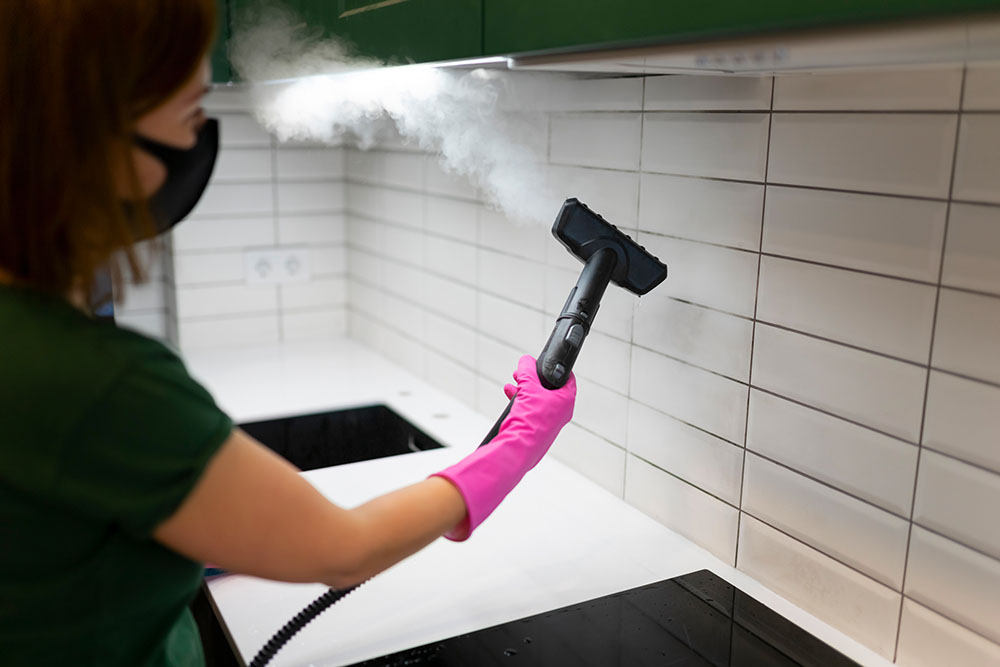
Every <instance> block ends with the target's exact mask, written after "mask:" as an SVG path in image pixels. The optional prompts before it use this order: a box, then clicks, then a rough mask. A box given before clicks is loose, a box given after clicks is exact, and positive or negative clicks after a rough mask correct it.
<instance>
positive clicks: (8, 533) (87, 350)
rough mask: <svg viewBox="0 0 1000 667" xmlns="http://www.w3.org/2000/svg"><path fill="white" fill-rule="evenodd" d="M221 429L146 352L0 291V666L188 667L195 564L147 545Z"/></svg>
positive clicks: (16, 293)
mask: <svg viewBox="0 0 1000 667" xmlns="http://www.w3.org/2000/svg"><path fill="white" fill-rule="evenodd" d="M232 428H233V424H232V421H231V420H230V419H229V418H228V417H227V416H226V415H225V414H224V413H223V412H222V411H221V410H220V409H219V408H218V407H217V406H216V405H215V403H214V402H213V400H212V397H211V396H210V395H209V394H208V392H207V391H205V389H204V388H202V387H201V386H200V385H199V384H198V383H197V382H195V381H194V380H193V379H192V378H191V376H190V375H188V373H187V371H186V370H185V368H184V365H183V364H182V363H181V361H180V359H179V358H178V357H177V356H176V355H175V354H174V353H172V352H171V351H170V350H169V349H167V348H166V347H164V346H163V345H162V344H160V343H158V342H156V341H154V340H152V339H150V338H146V337H144V336H141V335H139V334H137V333H134V332H131V331H127V330H124V329H117V328H115V327H114V326H111V325H108V324H102V323H98V322H96V321H94V320H92V319H90V318H89V317H87V316H86V315H84V314H83V313H81V312H80V311H78V310H76V309H75V308H73V307H72V306H70V305H69V304H68V303H67V302H65V301H63V300H61V299H58V298H55V297H51V296H46V295H43V294H40V293H38V292H35V291H32V290H27V289H22V288H14V287H5V286H0V663H2V664H4V665H10V666H14V665H18V666H19V665H33V666H34V665H59V666H60V667H63V666H65V665H74V666H76V665H100V666H101V667H108V666H112V665H127V666H128V667H134V666H136V665H157V666H160V665H171V666H175V665H185V666H186V665H203V664H204V658H203V656H202V651H201V644H200V642H199V638H198V630H197V628H196V627H195V625H194V621H193V618H192V617H191V614H190V612H189V611H188V610H187V605H188V603H189V602H190V600H191V599H192V597H193V596H194V594H195V592H196V591H197V588H198V586H199V584H200V581H201V574H202V565H201V564H200V563H196V562H193V561H191V560H189V559H187V558H185V557H183V556H181V555H179V554H177V553H175V552H173V551H171V550H169V549H167V548H165V547H163V546H161V545H160V544H159V543H158V542H156V541H155V540H153V539H152V537H151V532H152V531H153V529H154V528H155V527H156V526H157V525H158V524H159V523H160V522H161V521H162V520H163V519H165V518H167V517H169V516H170V515H171V514H172V513H173V512H174V511H175V510H176V509H177V507H178V506H179V505H180V503H181V502H182V501H183V500H184V498H185V497H186V496H187V494H188V493H189V492H190V491H191V489H192V488H193V486H194V484H195V482H196V481H197V480H198V478H199V476H200V475H201V473H202V471H203V470H204V468H205V465H206V464H207V462H208V461H209V459H210V458H211V457H212V455H213V454H214V453H215V452H216V451H217V450H218V449H219V447H220V445H221V444H222V443H223V442H224V441H225V440H226V438H227V437H228V436H229V434H230V432H231V430H232Z"/></svg>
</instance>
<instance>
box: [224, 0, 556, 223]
mask: <svg viewBox="0 0 1000 667" xmlns="http://www.w3.org/2000/svg"><path fill="white" fill-rule="evenodd" d="M238 18H240V25H238V26H237V30H236V34H235V35H234V37H233V39H232V40H231V41H230V59H231V61H232V62H233V65H234V66H235V68H236V71H237V72H239V74H240V75H241V76H242V78H243V79H244V80H246V81H249V82H251V83H264V82H270V83H268V84H267V85H257V86H253V87H252V95H253V98H254V110H255V115H256V116H257V119H258V121H260V122H261V124H262V125H264V126H265V127H266V128H267V129H268V130H270V131H271V132H272V133H274V134H275V135H276V136H278V137H279V138H280V139H282V140H289V139H299V140H309V141H321V142H325V143H336V142H339V141H341V140H343V139H348V140H354V141H356V142H357V143H358V145H359V146H360V147H361V148H369V147H371V146H372V145H374V144H375V143H376V142H377V141H378V139H379V137H380V136H381V133H382V132H384V130H385V125H386V122H387V121H391V122H392V123H394V124H395V127H396V130H397V131H398V133H399V135H400V136H401V137H402V138H403V139H404V140H405V141H407V143H410V144H414V145H416V146H418V147H419V148H420V149H422V150H427V151H431V152H434V153H437V154H438V155H439V156H440V160H441V163H442V166H443V168H444V169H445V171H448V172H452V173H457V174H461V175H464V176H466V177H468V179H469V180H470V181H471V182H472V183H473V184H474V185H475V186H477V187H478V188H479V189H480V190H481V191H482V193H483V194H484V196H485V198H486V199H487V201H488V202H489V203H491V204H492V205H494V206H496V207H498V208H499V209H501V210H502V211H503V212H504V213H505V214H506V215H507V217H508V218H510V219H512V220H516V221H531V222H539V223H541V224H549V222H550V221H551V220H552V216H553V214H554V213H555V211H556V210H558V204H559V198H557V197H555V196H553V195H552V194H551V193H549V192H547V189H546V187H545V185H544V184H545V174H544V170H543V168H542V165H541V163H543V162H544V161H545V151H546V149H545V137H546V134H545V125H544V122H545V120H544V117H543V116H542V115H541V114H537V113H535V114H532V113H527V112H522V111H520V110H519V108H518V105H519V100H524V99H525V96H531V95H532V91H533V90H534V91H535V92H539V91H541V90H542V89H543V88H544V86H545V82H544V79H545V78H546V77H539V76H535V77H530V76H529V77H520V76H519V80H518V84H519V86H518V88H517V90H516V91H515V90H514V88H513V86H512V85H511V83H512V82H511V75H509V74H506V73H503V72H500V71H497V70H488V69H477V70H455V69H435V68H431V67H425V66H419V65H416V66H404V67H383V65H384V63H382V62H379V61H376V60H373V59H364V58H353V57H351V56H350V54H349V52H348V49H347V48H346V47H345V46H344V45H343V44H341V43H339V42H337V41H336V40H330V39H322V38H320V37H319V36H318V35H317V34H316V32H315V31H313V32H310V31H309V30H308V29H307V28H306V27H305V26H304V25H303V24H302V23H301V22H300V21H298V20H297V19H296V17H295V16H294V15H293V14H291V13H290V12H288V11H286V10H282V9H278V8H275V7H269V8H261V7H258V8H256V9H254V10H252V11H251V12H248V13H246V14H244V15H243V16H242V17H238Z"/></svg>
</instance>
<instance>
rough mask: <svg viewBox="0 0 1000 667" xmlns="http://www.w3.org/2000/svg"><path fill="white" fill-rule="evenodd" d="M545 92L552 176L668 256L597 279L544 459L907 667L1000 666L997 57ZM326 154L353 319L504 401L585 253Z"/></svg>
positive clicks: (415, 176)
mask: <svg viewBox="0 0 1000 667" xmlns="http://www.w3.org/2000/svg"><path fill="white" fill-rule="evenodd" d="M546 105H547V109H549V111H548V112H547V113H548V119H549V133H548V143H549V146H548V164H549V166H548V174H549V178H550V179H551V181H552V182H553V183H554V184H555V187H556V189H557V190H558V191H559V193H560V194H561V195H564V196H567V197H568V196H576V197H579V198H580V199H581V200H583V201H584V202H586V203H587V204H588V205H590V206H591V207H592V208H594V209H595V210H597V211H598V212H600V213H602V214H604V215H605V217H607V218H608V219H609V220H611V221H612V222H614V223H615V224H617V225H618V226H619V227H622V228H623V229H625V230H626V231H628V232H629V233H631V234H634V235H637V237H638V240H639V241H640V242H641V243H642V244H643V245H645V246H646V247H647V248H648V249H650V250H651V251H652V252H654V253H655V254H657V255H658V256H659V257H660V258H661V259H663V260H664V261H665V262H666V263H667V264H668V265H669V266H670V271H671V274H670V277H669V278H668V279H667V281H666V282H665V283H664V284H663V285H662V286H661V287H659V288H658V289H657V290H656V291H654V292H653V293H651V294H650V295H648V296H646V297H643V298H642V299H641V300H640V299H636V298H635V297H633V296H631V295H629V294H626V293H625V292H624V291H623V290H621V289H618V288H612V289H610V290H609V293H608V296H607V297H606V298H605V302H604V305H603V307H602V310H601V313H600V316H599V317H598V319H597V324H596V326H595V329H594V332H593V333H592V334H591V337H590V338H589V339H588V342H587V345H586V348H585V350H584V352H583V354H582V356H581V361H580V364H579V366H578V368H577V375H578V377H579V386H580V391H579V399H578V404H577V405H578V407H577V411H576V418H575V420H574V424H573V425H571V426H570V427H569V428H567V430H566V431H565V433H564V435H563V436H562V437H561V438H560V440H559V442H558V443H557V444H556V446H555V448H554V454H555V455H556V456H557V457H559V458H560V459H562V460H564V461H566V462H568V463H569V464H570V465H572V466H573V467H575V468H577V469H578V470H580V471H581V472H582V473H583V474H585V475H587V476H588V477H590V478H591V479H593V480H594V481H595V482H597V483H598V484H601V485H602V486H604V487H605V488H607V489H608V490H609V491H610V492H612V493H614V494H616V495H618V496H621V497H623V498H624V499H625V500H626V501H628V502H629V503H632V504H633V505H635V506H637V507H639V508H640V509H642V510H643V511H645V512H647V513H649V514H650V515H652V516H653V517H655V518H657V519H658V520H659V521H661V522H663V523H664V524H666V525H667V526H669V527H671V528H673V529H674V530H676V531H678V532H680V533H682V534H684V535H685V536H687V537H688V538H690V539H691V540H693V541H695V542H696V543H698V544H700V545H702V546H704V547H705V548H706V549H708V550H710V551H711V552H712V553H714V554H716V555H717V556H719V557H720V558H722V559H723V560H725V561H727V562H730V563H735V564H736V565H737V566H738V567H739V568H741V569H743V570H745V571H746V572H748V573H749V574H751V575H752V576H754V577H756V578H758V579H759V580H760V581H762V582H763V583H765V584H766V585H768V586H770V587H771V588H773V589H774V590H776V591H778V592H780V593H782V594H783V595H785V596H787V597H788V598H789V599H791V600H793V601H794V602H796V603H797V604H799V605H801V606H802V607H804V608H806V609H808V610H810V611H812V612H813V613H815V614H816V615H818V616H819V617H821V618H823V619H825V620H827V621H828V622H830V623H831V624H833V625H835V626H837V627H839V628H841V629H843V630H844V631H846V632H847V633H849V634H851V635H852V636H854V637H856V638H857V639H859V640H860V641H862V642H863V643H865V644H866V645H868V646H870V647H872V648H873V649H874V650H876V651H878V652H879V653H881V654H882V655H884V656H886V657H888V658H890V659H894V658H896V657H898V661H899V662H900V664H905V665H924V664H928V665H930V664H963V665H965V664H967V665H972V664H998V663H1000V644H998V642H1000V521H998V520H997V519H996V516H995V514H994V509H995V508H996V507H997V506H1000V417H998V415H1000V207H998V205H1000V182H998V177H1000V70H997V69H995V68H985V67H978V68H970V69H969V70H968V71H967V72H965V71H963V69H962V68H944V69H941V68H935V69H928V70H921V71H896V72H888V73H866V74H851V75H824V76H802V77H794V78H792V77H789V78H779V79H777V80H776V81H772V79H770V78H765V79H751V78H688V77H650V78H645V79H643V78H629V79H609V80H594V81H578V82H575V83H574V84H573V85H571V86H569V87H567V88H565V89H563V90H560V91H559V92H557V93H556V94H554V95H553V98H552V99H550V100H548V101H547V102H546ZM346 160H347V167H346V174H347V202H348V234H347V237H348V247H349V262H350V274H349V275H350V278H349V286H350V296H349V301H348V303H349V321H350V331H351V335H352V336H354V337H356V338H358V339H360V340H362V341H365V342H367V343H369V344H371V345H373V346H374V347H375V348H377V349H378V350H380V351H382V352H383V353H384V354H386V355H387V356H389V357H391V358H393V359H395V360H396V361H397V362H399V363H400V364H402V365H404V366H406V367H407V368H409V369H411V370H413V371H414V372H416V373H417V374H419V375H421V376H423V377H425V378H426V379H428V380H429V381H430V382H432V383H434V384H436V385H438V386H440V387H443V388H445V389H447V390H449V391H450V392H452V393H453V394H455V395H456V396H459V397H461V398H463V399H464V400H466V401H467V402H468V403H469V404H470V405H472V406H474V407H476V408H478V409H479V410H481V411H482V412H484V413H486V414H489V415H494V414H497V413H498V412H499V411H500V409H501V408H502V406H503V404H504V402H505V399H504V398H503V394H502V392H501V386H502V384H503V383H504V382H505V381H506V380H507V378H508V377H509V374H510V372H511V371H512V370H513V368H514V366H515V364H516V361H517V358H518V356H519V355H520V354H521V353H531V354H536V353H537V352H538V350H539V349H540V348H541V346H542V344H543V343H544V341H545V338H546V335H547V332H548V330H549V328H550V327H551V325H552V323H553V318H554V316H555V314H556V313H557V312H558V309H559V308H560V307H561V305H562V303H563V301H564V299H565V296H566V294H567V293H568V291H569V289H570V287H571V286H572V284H573V282H574V280H575V278H576V275H577V274H578V270H579V264H578V263H577V262H576V261H575V260H574V259H572V258H570V257H569V255H568V254H567V252H566V251H565V250H564V249H563V248H562V246H560V245H559V244H558V243H557V242H556V241H555V240H553V239H552V238H551V236H550V235H549V232H548V230H547V229H542V228H537V227H525V226H518V225H516V224H514V223H512V222H510V221H508V220H506V219H504V218H503V216H501V215H500V214H498V213H496V212H494V211H492V210H489V209H488V208H487V207H485V206H483V205H482V204H481V202H480V201H479V197H478V195H477V192H476V191H475V190H474V189H473V188H471V187H470V186H469V185H468V184H466V183H464V182H463V181H462V180H461V179H458V178H455V177H451V176H448V175H446V174H443V173H442V172H441V170H440V169H439V168H438V167H437V163H436V159H435V158H434V157H433V156H429V155H424V154H422V153H420V152H417V151H414V150H412V149H410V148H408V147H406V146H405V145H402V144H400V143H398V142H393V143H390V144H388V145H384V146H382V147H380V148H379V149H378V150H373V151H370V152H361V151H357V150H353V149H351V150H348V151H347V158H346ZM555 213H556V211H552V215H553V217H554V215H555ZM900 628H901V629H900Z"/></svg>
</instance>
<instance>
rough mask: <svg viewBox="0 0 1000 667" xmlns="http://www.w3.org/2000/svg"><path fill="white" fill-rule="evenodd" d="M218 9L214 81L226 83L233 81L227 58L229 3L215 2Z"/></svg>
mask: <svg viewBox="0 0 1000 667" xmlns="http://www.w3.org/2000/svg"><path fill="white" fill-rule="evenodd" d="M215 4H216V6H217V7H218V16H217V19H216V20H217V21H218V30H217V31H216V35H215V44H214V45H213V46H212V54H211V56H212V81H215V82H216V83H224V82H226V81H230V80H231V79H232V72H231V71H230V68H229V58H228V57H227V56H226V40H227V38H228V37H229V2H228V0H215Z"/></svg>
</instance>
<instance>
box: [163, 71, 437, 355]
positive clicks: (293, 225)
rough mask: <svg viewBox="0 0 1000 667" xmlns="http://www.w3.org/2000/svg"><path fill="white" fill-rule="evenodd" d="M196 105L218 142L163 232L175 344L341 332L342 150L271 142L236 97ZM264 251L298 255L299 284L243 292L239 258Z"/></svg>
mask: <svg viewBox="0 0 1000 667" xmlns="http://www.w3.org/2000/svg"><path fill="white" fill-rule="evenodd" d="M206 108H208V109H209V111H210V113H211V112H212V111H215V112H216V113H215V115H216V116H218V117H219V119H220V121H221V127H222V143H221V150H220V152H219V157H218V163H217V165H216V169H215V172H214V174H213V177H212V182H211V183H210V185H209V187H208V190H207V191H206V192H205V194H204V196H203V198H202V200H201V202H199V204H198V206H197V207H196V208H195V210H194V211H193V212H192V215H191V218H190V219H189V220H185V221H184V222H182V223H181V224H180V225H178V226H177V227H176V228H175V229H174V231H173V232H172V234H171V236H172V242H173V256H172V269H173V272H174V276H175V277H174V280H173V281H172V282H171V286H173V287H175V290H174V293H173V294H174V296H173V299H174V303H175V308H176V310H175V312H174V313H172V314H173V316H174V317H173V318H172V322H173V324H174V326H175V328H176V334H175V337H176V342H177V343H178V345H179V346H180V347H181V348H182V349H184V348H191V347H200V346H213V345H220V344H221V345H232V344H252V343H268V342H281V341H301V340H316V339H327V338H334V337H336V336H342V335H345V334H346V333H347V321H348V314H347V301H348V298H349V297H348V281H347V274H348V258H347V250H346V248H347V218H346V217H345V212H346V208H347V207H346V198H347V191H346V181H345V173H346V155H345V151H344V149H343V148H342V147H339V146H311V145H307V144H302V143H289V144H281V143H279V142H278V141H277V140H275V139H274V138H273V137H271V136H270V135H269V134H268V133H267V132H266V131H265V130H264V129H263V128H261V126H260V125H258V124H257V122H256V121H255V120H254V118H253V117H252V115H251V114H250V106H249V102H248V100H247V99H246V97H245V96H243V95H240V94H239V93H233V92H231V91H225V90H220V91H216V92H213V93H212V94H210V95H209V96H208V98H207V99H206ZM415 157H416V158H417V159H419V160H421V161H422V160H423V156H415ZM273 248H289V249H297V250H301V251H302V253H303V254H304V255H305V256H306V259H307V263H308V266H309V269H310V278H309V280H308V281H306V282H301V283H294V284H284V285H248V284H247V276H246V265H245V261H244V253H245V252H246V251H247V250H257V251H259V250H267V249H273Z"/></svg>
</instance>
